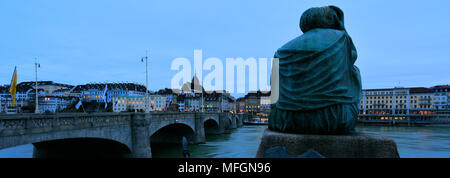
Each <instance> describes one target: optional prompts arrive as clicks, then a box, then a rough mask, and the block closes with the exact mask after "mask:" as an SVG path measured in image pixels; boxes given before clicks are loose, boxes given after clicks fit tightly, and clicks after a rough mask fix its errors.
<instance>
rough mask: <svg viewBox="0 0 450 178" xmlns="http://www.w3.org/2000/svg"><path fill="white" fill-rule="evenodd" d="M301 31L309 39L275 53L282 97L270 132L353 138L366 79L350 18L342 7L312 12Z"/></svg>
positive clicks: (293, 42)
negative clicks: (347, 24) (347, 21)
mask: <svg viewBox="0 0 450 178" xmlns="http://www.w3.org/2000/svg"><path fill="white" fill-rule="evenodd" d="M300 28H301V30H302V31H303V33H304V34H303V35H301V36H299V37H297V38H295V39H293V40H291V41H289V42H288V43H286V44H285V45H283V46H282V47H281V48H279V49H278V50H277V52H276V53H275V58H278V59H279V65H278V68H279V77H278V81H277V82H279V88H277V89H275V90H276V91H278V93H279V94H278V101H277V102H276V103H275V104H273V105H272V107H271V109H272V110H271V113H270V116H269V128H270V129H271V130H274V131H280V132H289V133H308V134H345V133H349V132H351V131H353V130H354V128H355V125H356V118H357V115H358V112H359V103H360V97H361V77H360V73H359V69H358V68H357V67H356V66H355V65H354V63H355V61H356V58H357V53H356V49H355V46H354V45H353V42H352V39H351V38H350V36H349V35H348V34H347V31H346V30H345V27H344V13H343V12H342V10H341V9H339V8H338V7H336V6H326V7H318V8H310V9H308V10H306V11H305V12H304V13H303V15H302V16H301V19H300ZM272 82H273V81H272ZM272 90H273V89H272ZM272 92H273V91H272Z"/></svg>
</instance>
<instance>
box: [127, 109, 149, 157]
mask: <svg viewBox="0 0 450 178" xmlns="http://www.w3.org/2000/svg"><path fill="white" fill-rule="evenodd" d="M150 122H151V114H133V115H132V118H131V139H132V145H131V147H132V150H131V151H132V156H133V157H135V158H151V157H152V151H151V147H150V133H149V126H150Z"/></svg>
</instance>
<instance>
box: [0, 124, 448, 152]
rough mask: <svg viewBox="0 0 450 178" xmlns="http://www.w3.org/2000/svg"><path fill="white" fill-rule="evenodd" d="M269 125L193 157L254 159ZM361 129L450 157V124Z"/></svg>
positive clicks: (211, 144) (404, 148)
mask: <svg viewBox="0 0 450 178" xmlns="http://www.w3.org/2000/svg"><path fill="white" fill-rule="evenodd" d="M265 128H267V127H266V126H244V127H242V128H238V129H235V130H233V131H232V132H231V133H230V134H222V135H207V136H206V143H205V144H199V145H190V146H189V150H190V152H191V157H194V158H254V157H255V155H256V151H257V149H258V145H259V142H260V141H261V136H262V133H263V131H264V129H265ZM357 130H358V131H362V132H366V133H370V134H374V135H382V136H387V137H390V138H392V139H394V141H395V142H396V143H397V147H398V150H399V154H400V157H401V158H450V127H437V126H423V127H389V126H358V127H357ZM152 152H153V157H155V158H158V157H163V158H180V157H182V156H181V147H180V146H179V145H177V146H174V145H159V146H156V145H153V146H152ZM32 153H33V146H32V145H31V144H28V145H21V146H17V147H13V148H7V149H3V150H0V158H30V157H32Z"/></svg>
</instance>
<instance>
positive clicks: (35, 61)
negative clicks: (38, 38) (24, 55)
mask: <svg viewBox="0 0 450 178" xmlns="http://www.w3.org/2000/svg"><path fill="white" fill-rule="evenodd" d="M39 67H41V64H39V63H37V58H34V70H35V74H36V81H35V89H36V107H35V110H34V113H39V102H38V84H37V68H39Z"/></svg>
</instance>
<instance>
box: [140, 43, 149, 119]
mask: <svg viewBox="0 0 450 178" xmlns="http://www.w3.org/2000/svg"><path fill="white" fill-rule="evenodd" d="M144 59H145V97H146V98H147V104H148V105H147V107H148V108H147V110H146V111H145V112H149V108H150V98H149V97H148V56H147V51H145V57H142V58H141V62H144Z"/></svg>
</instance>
